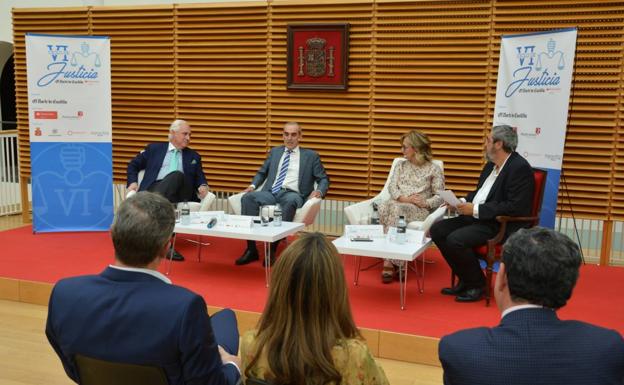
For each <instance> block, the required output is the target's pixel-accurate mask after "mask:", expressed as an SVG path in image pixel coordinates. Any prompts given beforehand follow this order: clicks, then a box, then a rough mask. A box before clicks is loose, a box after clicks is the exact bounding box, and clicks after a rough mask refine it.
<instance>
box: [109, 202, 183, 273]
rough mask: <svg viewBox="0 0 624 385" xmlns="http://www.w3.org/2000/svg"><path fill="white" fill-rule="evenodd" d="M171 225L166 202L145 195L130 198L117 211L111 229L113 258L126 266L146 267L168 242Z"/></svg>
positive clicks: (171, 215)
mask: <svg viewBox="0 0 624 385" xmlns="http://www.w3.org/2000/svg"><path fill="white" fill-rule="evenodd" d="M174 225H175V216H174V212H173V207H172V206H171V203H170V202H169V201H168V200H167V199H165V198H164V197H162V196H161V195H158V194H155V193H151V192H147V191H142V192H139V193H137V194H135V195H133V196H131V197H130V198H128V199H126V200H124V201H123V202H122V203H121V205H120V206H119V209H117V213H116V214H115V221H114V222H113V226H112V227H111V237H112V238H113V245H114V247H115V258H117V260H119V261H120V262H121V263H123V264H124V265H126V266H132V267H144V266H147V265H148V264H150V263H151V262H152V261H154V260H155V259H156V257H157V256H158V253H159V252H161V251H162V249H163V248H164V247H165V245H166V243H167V242H168V241H169V239H170V238H171V234H172V233H173V227H174Z"/></svg>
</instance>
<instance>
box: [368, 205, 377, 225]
mask: <svg viewBox="0 0 624 385" xmlns="http://www.w3.org/2000/svg"><path fill="white" fill-rule="evenodd" d="M370 221H371V223H370V224H371V225H378V224H379V211H377V203H375V202H373V214H372V215H371V220H370Z"/></svg>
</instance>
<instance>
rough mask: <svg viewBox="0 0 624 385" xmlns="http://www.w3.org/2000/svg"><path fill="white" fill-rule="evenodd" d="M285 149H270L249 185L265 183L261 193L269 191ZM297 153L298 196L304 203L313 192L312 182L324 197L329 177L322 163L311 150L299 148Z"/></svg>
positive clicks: (281, 147)
mask: <svg viewBox="0 0 624 385" xmlns="http://www.w3.org/2000/svg"><path fill="white" fill-rule="evenodd" d="M285 149H286V146H278V147H273V148H272V149H271V152H270V153H269V156H268V157H267V158H266V160H265V161H264V164H263V165H262V167H260V170H258V173H257V174H256V176H254V178H253V180H252V181H251V184H253V185H254V186H260V185H261V184H262V183H263V182H264V181H266V183H265V184H264V187H263V188H262V191H271V187H272V186H273V182H275V178H276V177H277V172H278V169H277V167H278V166H279V162H280V159H282V155H283V154H284V151H285ZM299 151H300V153H299V194H300V195H301V197H302V198H303V200H304V201H305V200H306V199H307V198H308V196H309V195H310V193H311V192H312V191H314V190H315V189H314V182H317V183H318V187H317V188H316V190H319V191H320V192H321V195H322V196H325V194H326V193H327V189H328V188H329V177H328V176H327V173H326V172H325V168H324V167H323V163H321V158H320V157H319V155H318V154H317V153H316V151H313V150H308V149H305V148H301V147H299Z"/></svg>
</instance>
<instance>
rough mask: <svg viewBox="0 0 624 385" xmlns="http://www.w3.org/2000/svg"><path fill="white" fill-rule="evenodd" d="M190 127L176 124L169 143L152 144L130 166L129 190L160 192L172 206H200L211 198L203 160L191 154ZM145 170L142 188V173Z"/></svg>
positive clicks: (183, 122)
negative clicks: (140, 178)
mask: <svg viewBox="0 0 624 385" xmlns="http://www.w3.org/2000/svg"><path fill="white" fill-rule="evenodd" d="M190 141H191V127H190V126H189V124H188V123H187V122H185V121H184V120H175V121H174V122H173V123H171V126H170V127H169V142H168V143H151V144H148V145H147V147H145V150H144V151H142V152H141V153H139V155H137V156H136V157H135V158H134V159H132V160H131V161H130V163H129V164H128V184H127V186H128V190H134V191H144V190H147V191H152V192H157V193H159V194H161V195H162V196H164V197H165V198H167V199H169V201H170V202H172V203H177V202H184V201H189V202H190V201H196V202H199V201H200V200H201V199H204V197H205V196H206V194H208V183H207V182H206V177H205V176H204V171H203V170H202V163H201V157H200V156H199V154H198V153H197V152H195V151H193V150H191V149H190V148H189V147H188V145H189V142H190ZM141 170H145V174H144V175H143V180H142V181H141V185H140V186H139V185H138V174H139V171H141Z"/></svg>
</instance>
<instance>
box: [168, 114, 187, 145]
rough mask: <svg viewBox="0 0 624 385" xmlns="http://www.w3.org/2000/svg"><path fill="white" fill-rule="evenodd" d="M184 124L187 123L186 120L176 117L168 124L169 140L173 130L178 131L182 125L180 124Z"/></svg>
mask: <svg viewBox="0 0 624 385" xmlns="http://www.w3.org/2000/svg"><path fill="white" fill-rule="evenodd" d="M184 124H186V125H188V123H187V122H186V120H182V119H176V120H174V121H173V122H171V125H170V126H169V140H171V136H172V135H173V133H174V132H175V131H178V130H179V129H180V127H182V125H184Z"/></svg>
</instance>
